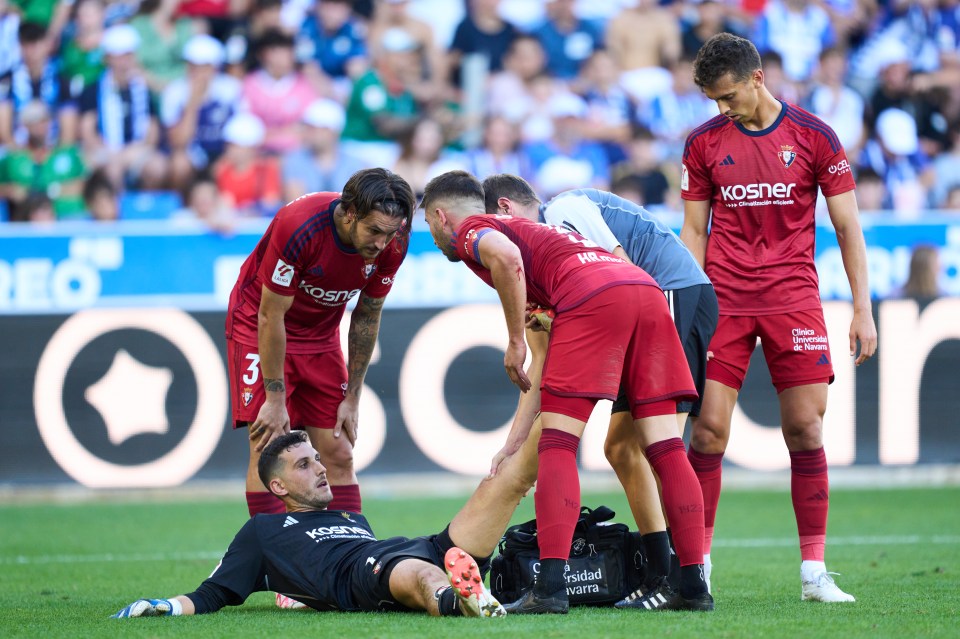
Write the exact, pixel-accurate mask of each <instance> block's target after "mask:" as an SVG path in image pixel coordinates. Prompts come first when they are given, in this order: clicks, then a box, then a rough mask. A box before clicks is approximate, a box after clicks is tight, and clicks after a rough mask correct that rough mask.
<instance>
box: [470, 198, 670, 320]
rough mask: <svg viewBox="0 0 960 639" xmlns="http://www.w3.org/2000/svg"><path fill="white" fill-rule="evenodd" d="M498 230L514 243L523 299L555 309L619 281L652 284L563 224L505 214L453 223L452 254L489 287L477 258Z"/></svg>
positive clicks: (639, 271) (635, 268) (487, 276)
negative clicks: (484, 241) (520, 267)
mask: <svg viewBox="0 0 960 639" xmlns="http://www.w3.org/2000/svg"><path fill="white" fill-rule="evenodd" d="M490 231H500V232H501V233H503V234H504V235H506V236H507V238H508V239H509V240H510V241H511V242H513V243H514V244H516V245H517V247H518V248H519V249H520V255H521V257H522V259H523V270H524V275H525V276H526V281H527V301H529V302H534V303H535V304H538V305H540V306H543V307H548V308H552V309H554V310H556V311H557V312H558V313H560V312H563V311H565V310H567V309H571V308H574V307H575V306H577V305H579V304H582V303H583V302H585V301H586V300H588V299H590V298H591V297H592V296H594V295H596V294H597V293H599V292H600V291H603V290H606V289H608V288H610V287H611V286H617V285H620V284H645V285H648V286H656V285H657V283H656V282H654V281H653V278H652V277H650V276H649V275H647V273H646V272H644V271H643V269H641V268H640V267H638V266H634V265H632V264H630V263H628V262H625V261H624V260H622V259H620V258H619V257H615V256H613V255H611V254H610V253H608V252H606V251H605V250H603V249H602V248H600V247H599V246H598V245H596V244H594V243H593V242H591V241H590V240H588V239H586V238H584V237H583V236H582V235H579V234H578V233H574V232H573V231H571V230H569V229H567V228H564V227H562V226H550V225H548V224H538V223H537V222H531V221H529V220H526V219H523V218H518V217H511V216H509V215H473V216H471V217H468V218H467V219H466V220H464V221H463V223H462V224H461V225H460V226H459V227H457V230H456V232H455V233H454V235H453V245H454V247H455V248H456V250H457V255H458V256H460V258H461V259H462V260H463V261H464V263H465V264H466V265H467V266H469V267H470V268H471V269H472V270H473V272H474V273H476V274H477V275H479V276H480V278H481V279H482V280H483V281H484V282H486V283H487V284H489V285H490V286H493V279H492V278H491V276H490V271H489V270H488V269H487V268H486V267H484V265H483V263H482V261H481V260H480V252H479V248H478V244H479V242H480V238H482V237H483V236H484V235H485V234H487V233H489V232H490Z"/></svg>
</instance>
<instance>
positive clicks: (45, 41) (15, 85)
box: [0, 22, 77, 145]
mask: <svg viewBox="0 0 960 639" xmlns="http://www.w3.org/2000/svg"><path fill="white" fill-rule="evenodd" d="M19 39H20V52H21V55H22V60H21V61H20V63H19V64H18V65H17V66H16V67H14V69H13V71H11V72H10V73H7V74H5V75H4V76H2V77H0V144H3V145H9V144H11V143H16V144H20V145H23V144H24V143H25V142H26V135H27V132H26V129H25V128H24V127H23V124H22V123H21V122H20V118H19V112H20V109H22V108H23V107H24V106H26V105H27V104H29V103H30V102H32V101H33V100H41V101H43V102H44V103H46V105H47V106H48V107H50V112H51V114H52V115H53V118H54V120H53V122H52V125H53V126H51V127H49V131H50V136H51V138H53V139H59V140H61V141H62V142H64V143H67V144H70V143H73V142H75V141H76V139H77V107H76V103H75V101H74V99H73V97H72V96H71V95H70V84H69V82H68V80H67V79H66V78H65V77H64V76H63V75H62V74H61V73H60V72H59V70H58V68H57V64H56V62H54V60H53V59H52V58H51V47H50V45H51V42H50V39H49V37H48V36H47V32H46V30H45V28H44V27H43V25H41V24H38V23H36V22H23V23H21V24H20V30H19Z"/></svg>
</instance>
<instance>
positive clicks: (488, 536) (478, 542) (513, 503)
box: [450, 418, 541, 557]
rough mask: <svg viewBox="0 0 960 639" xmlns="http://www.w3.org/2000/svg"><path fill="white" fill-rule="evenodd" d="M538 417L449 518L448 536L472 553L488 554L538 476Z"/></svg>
mask: <svg viewBox="0 0 960 639" xmlns="http://www.w3.org/2000/svg"><path fill="white" fill-rule="evenodd" d="M540 429H541V424H540V419H539V418H537V420H536V421H535V422H534V424H533V427H532V428H531V429H530V436H529V437H527V441H526V442H524V443H523V445H522V446H521V447H520V449H519V450H518V451H517V452H516V453H514V454H513V455H511V456H510V457H508V458H507V459H506V460H504V461H503V463H502V464H500V469H499V471H498V472H497V474H496V475H494V476H493V477H485V478H484V479H483V481H481V482H480V485H479V486H478V487H477V489H476V490H475V491H474V493H473V495H471V496H470V499H468V500H467V503H466V504H464V506H463V508H461V509H460V512H458V513H457V514H456V516H455V517H454V518H453V521H451V522H450V538H451V539H452V540H453V543H455V544H456V545H457V546H459V547H460V548H462V549H463V550H465V551H466V552H468V553H470V554H471V555H473V556H474V557H487V556H489V555H491V554H492V553H493V551H494V549H495V548H496V547H497V543H498V542H499V541H500V538H501V537H502V536H503V531H505V530H506V529H507V525H508V524H509V523H510V518H511V517H512V516H513V512H514V511H515V510H516V508H517V506H518V505H519V504H520V500H521V499H523V496H524V495H526V494H527V491H528V490H530V487H531V486H533V484H534V482H535V481H536V479H537V443H538V442H539V441H540Z"/></svg>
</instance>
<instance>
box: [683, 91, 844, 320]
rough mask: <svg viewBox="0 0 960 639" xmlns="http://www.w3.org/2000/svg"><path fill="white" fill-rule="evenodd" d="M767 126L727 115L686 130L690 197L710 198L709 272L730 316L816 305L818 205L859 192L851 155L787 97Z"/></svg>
mask: <svg viewBox="0 0 960 639" xmlns="http://www.w3.org/2000/svg"><path fill="white" fill-rule="evenodd" d="M781 104H782V105H783V108H782V109H781V111H780V116H779V117H778V118H777V121H776V122H774V123H773V124H772V125H771V126H770V127H769V128H767V129H765V130H763V131H750V130H747V129H745V128H743V127H742V126H741V125H740V124H738V123H735V122H733V121H731V120H730V119H729V118H727V117H725V116H723V115H718V116H717V117H715V118H713V119H712V120H709V121H708V122H707V123H705V124H703V125H702V126H700V127H699V128H697V129H694V130H693V132H691V133H690V135H689V136H688V137H687V143H686V146H685V148H684V151H683V167H682V174H681V179H680V188H681V195H682V197H683V199H685V200H694V201H702V200H709V201H710V203H711V209H712V210H711V221H710V238H709V241H708V242H707V255H706V272H707V276H709V277H710V280H711V281H712V282H713V285H714V287H715V288H716V291H717V298H718V300H719V303H720V313H721V314H722V315H767V314H773V313H785V312H790V311H795V310H804V309H810V308H817V307H819V305H820V291H819V282H818V280H817V270H816V266H815V264H814V260H813V258H814V241H815V228H814V208H815V206H816V201H817V187H820V190H821V191H823V194H824V196H832V195H838V194H840V193H845V192H847V191H851V190H853V188H854V187H855V185H854V182H853V174H852V173H851V172H850V164H849V162H847V155H846V153H845V152H844V150H843V146H841V144H840V141H839V140H838V139H837V135H836V133H834V132H833V129H831V128H830V127H829V126H828V125H826V124H825V123H824V122H823V121H822V120H820V119H819V118H817V117H816V116H814V115H811V114H809V113H807V112H806V111H804V110H803V109H800V108H799V107H796V106H794V105H792V104H787V103H786V102H782V103H781Z"/></svg>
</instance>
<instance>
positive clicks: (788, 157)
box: [777, 144, 797, 169]
mask: <svg viewBox="0 0 960 639" xmlns="http://www.w3.org/2000/svg"><path fill="white" fill-rule="evenodd" d="M777 157H778V158H780V163H781V164H783V168H785V169H789V168H790V165H791V164H793V161H794V160H796V159H797V154H796V152H794V150H793V147H792V146H790V145H789V144H781V145H780V152H779V153H777Z"/></svg>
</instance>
